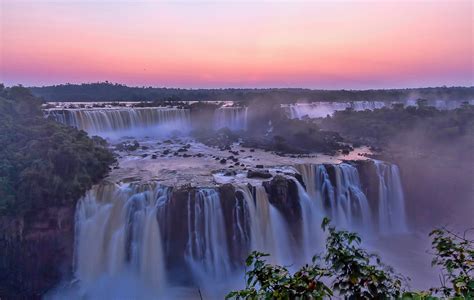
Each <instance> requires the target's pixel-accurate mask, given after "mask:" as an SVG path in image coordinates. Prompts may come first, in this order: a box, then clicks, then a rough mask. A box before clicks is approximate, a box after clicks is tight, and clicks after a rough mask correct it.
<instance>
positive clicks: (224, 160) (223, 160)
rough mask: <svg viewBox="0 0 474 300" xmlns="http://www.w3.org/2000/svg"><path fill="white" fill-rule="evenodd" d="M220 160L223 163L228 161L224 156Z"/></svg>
mask: <svg viewBox="0 0 474 300" xmlns="http://www.w3.org/2000/svg"><path fill="white" fill-rule="evenodd" d="M219 162H220V163H221V164H225V163H227V160H226V159H225V158H223V159H221V160H220V161H219Z"/></svg>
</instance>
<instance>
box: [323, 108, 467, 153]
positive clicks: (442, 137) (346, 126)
mask: <svg viewBox="0 0 474 300" xmlns="http://www.w3.org/2000/svg"><path fill="white" fill-rule="evenodd" d="M423 103H424V102H423V101H419V104H421V105H420V106H419V107H413V106H411V107H406V108H404V107H403V106H400V105H394V106H393V107H392V108H381V109H376V110H373V111H369V110H366V111H354V110H351V109H347V110H344V111H338V112H336V113H335V114H334V116H332V117H328V118H325V119H324V120H323V122H322V127H323V128H325V129H330V130H335V131H337V132H340V133H341V134H343V135H344V136H346V137H350V138H351V139H352V140H353V141H358V142H359V141H361V140H362V141H363V142H365V143H369V144H372V145H385V144H387V143H389V142H391V141H392V140H393V139H394V138H395V137H397V136H401V135H408V134H413V133H414V131H415V130H416V131H417V133H419V134H418V135H417V136H419V137H420V138H422V139H423V140H431V141H436V142H441V141H446V142H452V141H453V140H455V139H457V138H462V137H465V136H469V135H471V136H472V134H474V106H473V105H469V104H464V105H462V106H461V107H460V108H458V109H454V110H448V111H442V110H438V109H436V108H434V107H431V106H426V105H423ZM416 142H417V139H413V140H410V144H413V143H416ZM471 146H472V145H471Z"/></svg>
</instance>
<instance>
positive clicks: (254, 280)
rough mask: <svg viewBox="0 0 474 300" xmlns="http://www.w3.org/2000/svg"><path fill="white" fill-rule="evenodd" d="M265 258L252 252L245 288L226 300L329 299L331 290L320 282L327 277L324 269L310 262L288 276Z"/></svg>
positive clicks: (230, 295) (280, 267) (233, 293)
mask: <svg viewBox="0 0 474 300" xmlns="http://www.w3.org/2000/svg"><path fill="white" fill-rule="evenodd" d="M265 256H268V254H263V253H260V252H256V251H254V252H252V253H251V254H250V256H249V257H248V258H247V261H246V265H247V267H252V269H251V270H250V271H248V272H247V288H246V289H244V290H241V291H234V292H231V293H229V294H228V295H227V297H226V299H231V298H233V299H295V298H296V299H323V298H324V297H327V296H332V291H331V289H330V288H329V287H328V286H326V285H325V284H324V283H323V282H322V281H321V280H320V279H321V278H324V277H327V276H329V273H328V271H327V270H326V269H324V268H322V267H321V266H319V265H318V264H317V263H316V258H315V259H313V264H312V265H305V266H304V267H302V268H301V269H300V270H298V271H297V272H295V273H294V274H291V273H290V272H289V271H288V269H287V268H286V267H282V266H273V265H270V264H267V263H266V262H265V260H263V259H262V258H263V257H265Z"/></svg>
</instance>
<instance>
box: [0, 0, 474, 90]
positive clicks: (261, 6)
mask: <svg viewBox="0 0 474 300" xmlns="http://www.w3.org/2000/svg"><path fill="white" fill-rule="evenodd" d="M0 3H1V4H0V5H1V6H0V26H1V31H0V82H3V83H6V84H7V85H12V84H18V83H22V84H24V85H49V84H58V83H66V82H70V83H81V82H96V81H105V80H108V81H111V82H119V83H125V84H129V85H139V86H141V85H147V86H148V85H152V86H168V87H191V88H197V87H310V88H329V89H333V88H354V89H365V88H386V87H416V86H439V85H448V86H451V85H473V84H474V83H473V81H474V79H473V76H474V75H473V69H474V66H473V56H474V52H473V51H474V40H473V26H474V25H473V23H474V21H473V1H469V0H468V1H458V0H451V1H416V2H413V1H410V2H409V1H403V0H402V1H390V2H389V1H357V0H354V1H344V2H343V1H301V2H273V1H258V2H256V1H253V2H243V1H239V2H230V1H223V2H219V3H217V2H202V3H196V2H191V1H189V2H183V1H181V2H169V1H168V2H161V1H142V2H140V3H138V4H137V3H136V2H133V1H110V0H102V1H99V0H96V1H90V0H85V1H68V0H64V1H60V0H59V1H58V0H56V1H42V0H36V1H22V0H0Z"/></svg>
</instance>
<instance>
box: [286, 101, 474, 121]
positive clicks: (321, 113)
mask: <svg viewBox="0 0 474 300" xmlns="http://www.w3.org/2000/svg"><path fill="white" fill-rule="evenodd" d="M462 103H463V102H462V101H446V100H432V101H428V102H427V105H428V106H432V107H435V108H437V109H440V110H451V109H456V108H459V107H461V105H462ZM468 103H469V104H470V105H474V100H471V101H468ZM393 104H403V105H404V106H417V101H416V100H407V101H345V102H328V101H321V102H310V103H294V104H284V105H282V109H283V110H284V111H285V112H286V114H287V115H288V117H289V118H291V119H302V118H304V117H308V118H311V119H314V118H325V117H326V116H328V115H330V116H331V115H333V114H334V113H335V112H336V111H341V110H345V109H347V108H352V109H353V110H355V111H362V110H374V109H379V108H383V107H391V106H392V105H393Z"/></svg>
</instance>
